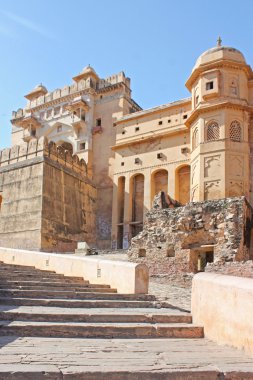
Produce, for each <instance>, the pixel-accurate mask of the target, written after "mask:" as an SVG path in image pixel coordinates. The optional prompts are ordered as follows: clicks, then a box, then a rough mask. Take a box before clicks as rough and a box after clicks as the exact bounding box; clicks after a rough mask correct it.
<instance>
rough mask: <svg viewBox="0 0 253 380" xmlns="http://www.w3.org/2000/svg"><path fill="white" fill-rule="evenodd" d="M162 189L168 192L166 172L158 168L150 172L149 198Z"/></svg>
mask: <svg viewBox="0 0 253 380" xmlns="http://www.w3.org/2000/svg"><path fill="white" fill-rule="evenodd" d="M160 191H163V192H164V193H165V194H168V172H167V170H165V169H161V170H158V171H156V172H154V173H153V174H152V177H151V198H152V199H151V200H152V201H153V199H154V196H155V195H156V194H157V193H159V192H160Z"/></svg>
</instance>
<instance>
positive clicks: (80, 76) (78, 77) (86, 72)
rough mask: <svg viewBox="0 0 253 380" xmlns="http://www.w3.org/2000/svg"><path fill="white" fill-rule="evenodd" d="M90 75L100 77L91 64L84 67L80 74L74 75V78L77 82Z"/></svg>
mask: <svg viewBox="0 0 253 380" xmlns="http://www.w3.org/2000/svg"><path fill="white" fill-rule="evenodd" d="M89 76H93V77H94V78H96V79H99V77H98V75H97V73H96V71H95V70H94V69H93V67H91V66H90V65H88V66H86V67H84V68H83V69H82V71H81V72H80V73H79V74H78V75H76V76H74V77H73V80H74V81H75V82H79V81H80V80H81V79H85V78H87V77H89Z"/></svg>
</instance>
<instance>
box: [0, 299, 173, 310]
mask: <svg viewBox="0 0 253 380" xmlns="http://www.w3.org/2000/svg"><path fill="white" fill-rule="evenodd" d="M0 305H13V306H22V305H24V306H56V307H68V308H72V307H74V308H76V307H82V308H94V307H95V308H111V307H113V308H118V307H120V308H129V307H130V308H149V307H152V308H154V307H156V306H157V308H160V307H161V306H162V307H170V305H167V304H166V303H165V302H164V303H162V304H160V303H157V302H156V301H154V302H151V301H132V300H128V301H126V300H105V299H103V300H89V299H87V300H78V299H75V300H71V299H50V298H48V299H46V298H24V297H23V298H14V297H13V298H8V297H0Z"/></svg>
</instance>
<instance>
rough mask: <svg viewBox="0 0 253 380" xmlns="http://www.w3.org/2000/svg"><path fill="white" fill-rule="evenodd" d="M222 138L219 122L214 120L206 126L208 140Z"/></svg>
mask: <svg viewBox="0 0 253 380" xmlns="http://www.w3.org/2000/svg"><path fill="white" fill-rule="evenodd" d="M219 138H220V127H219V125H218V123H216V122H215V121H212V122H211V123H209V124H208V125H207V128H206V141H215V140H219Z"/></svg>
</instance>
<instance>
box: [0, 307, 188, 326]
mask: <svg viewBox="0 0 253 380" xmlns="http://www.w3.org/2000/svg"><path fill="white" fill-rule="evenodd" d="M0 320H6V321H14V320H16V321H37V322H49V321H50V322H92V323H96V322H100V323H105V322H106V323H115V322H116V323H191V322H192V317H191V315H190V314H189V313H183V312H180V311H178V310H175V309H129V310H128V309H93V310H92V309H91V310H89V311H85V310H84V309H78V308H76V309H69V308H57V307H39V306H38V307H36V306H34V307H26V306H21V307H15V306H12V308H8V307H6V306H0Z"/></svg>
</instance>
